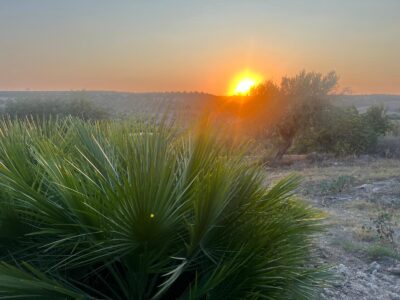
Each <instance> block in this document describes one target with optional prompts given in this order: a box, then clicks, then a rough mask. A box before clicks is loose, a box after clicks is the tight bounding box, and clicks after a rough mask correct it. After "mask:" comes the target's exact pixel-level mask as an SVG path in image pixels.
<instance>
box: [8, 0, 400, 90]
mask: <svg viewBox="0 0 400 300" xmlns="http://www.w3.org/2000/svg"><path fill="white" fill-rule="evenodd" d="M303 69H305V70H307V71H317V72H321V73H326V72H329V71H332V70H333V71H336V72H337V73H338V75H339V76H340V89H342V90H346V91H348V92H352V93H354V94H369V93H386V94H400V1H399V0H351V1H350V0H336V1H334V0H291V1H289V0H226V1H218V0H198V1H194V0H193V1H192V0H168V1H166V0H152V1H145V0H136V1H134V0H118V1H110V0H68V1H62V0H0V90H26V89H30V90H80V89H86V90H115V91H134V92H145V91H203V92H207V93H213V94H217V95H224V94H226V92H227V89H228V87H229V83H230V81H231V80H232V78H234V77H235V75H236V74H238V73H240V72H243V71H244V70H250V71H252V72H254V73H256V74H259V75H260V76H262V78H263V79H265V80H269V79H271V80H274V81H276V82H279V81H280V78H281V77H282V76H285V75H287V76H290V75H294V74H296V73H297V72H299V71H301V70H303Z"/></svg>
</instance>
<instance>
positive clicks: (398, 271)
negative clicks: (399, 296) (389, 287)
mask: <svg viewBox="0 0 400 300" xmlns="http://www.w3.org/2000/svg"><path fill="white" fill-rule="evenodd" d="M387 270H388V272H389V273H392V274H393V275H397V276H400V266H396V267H392V268H388V269H387Z"/></svg>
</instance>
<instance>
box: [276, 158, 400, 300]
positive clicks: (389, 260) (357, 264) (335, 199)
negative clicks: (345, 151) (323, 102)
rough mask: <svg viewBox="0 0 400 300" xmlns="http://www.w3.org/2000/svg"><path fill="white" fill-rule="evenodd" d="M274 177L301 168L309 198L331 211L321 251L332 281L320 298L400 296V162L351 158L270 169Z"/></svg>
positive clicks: (302, 191)
mask: <svg viewBox="0 0 400 300" xmlns="http://www.w3.org/2000/svg"><path fill="white" fill-rule="evenodd" d="M268 172H269V173H270V174H269V175H270V177H272V178H273V179H275V178H276V179H277V178H280V177H282V176H285V175H287V174H290V173H293V172H297V173H299V174H301V175H302V176H303V177H304V182H303V184H302V186H301V187H300V189H299V193H300V194H302V195H303V198H305V199H306V201H308V202H310V204H311V205H312V206H315V207H318V208H320V209H321V210H323V211H324V212H326V215H327V218H326V224H327V225H328V226H327V229H326V231H325V232H324V233H323V234H321V235H320V236H319V237H318V243H317V244H318V245H317V253H318V257H319V259H320V261H321V262H322V263H325V264H328V265H330V266H332V267H331V271H332V274H333V275H334V280H333V284H332V285H331V286H330V287H327V288H325V289H324V290H323V291H322V292H321V294H320V299H337V300H339V299H341V300H347V299H348V300H356V299H357V300H362V299H371V300H372V299H382V300H383V299H389V300H390V299H396V300H400V161H399V160H388V159H373V158H369V157H366V158H365V157H364V158H362V159H349V160H343V161H334V160H331V161H324V162H319V163H306V162H303V163H300V164H297V165H293V166H290V167H285V168H283V169H282V168H275V169H270V170H268Z"/></svg>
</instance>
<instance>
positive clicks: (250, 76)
mask: <svg viewBox="0 0 400 300" xmlns="http://www.w3.org/2000/svg"><path fill="white" fill-rule="evenodd" d="M261 81H262V77H261V76H260V75H258V74H255V73H253V72H250V71H244V72H242V73H240V74H238V75H237V76H236V77H235V78H234V79H233V80H232V83H231V85H230V88H229V91H228V94H229V95H230V96H246V95H248V93H249V92H250V90H251V88H253V87H254V86H256V85H258V84H260V83H261Z"/></svg>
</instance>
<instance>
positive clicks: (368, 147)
mask: <svg viewBox="0 0 400 300" xmlns="http://www.w3.org/2000/svg"><path fill="white" fill-rule="evenodd" d="M390 126H391V125H390V121H389V119H388V117H387V115H386V114H385V110H384V108H383V107H382V106H372V107H370V108H369V109H368V111H367V112H366V113H359V112H358V110H357V109H356V108H355V107H335V106H327V107H326V109H325V110H324V111H323V112H322V113H321V114H320V116H319V119H318V121H317V122H316V123H315V126H311V127H309V128H307V129H305V130H304V131H303V132H302V134H301V135H299V136H298V138H297V140H296V143H295V150H297V151H299V152H312V151H319V152H326V153H329V152H331V153H335V154H338V155H349V154H355V155H358V154H363V153H371V152H374V151H375V150H376V146H377V141H378V137H379V136H381V135H384V134H385V133H386V132H387V131H388V130H389V129H390Z"/></svg>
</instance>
